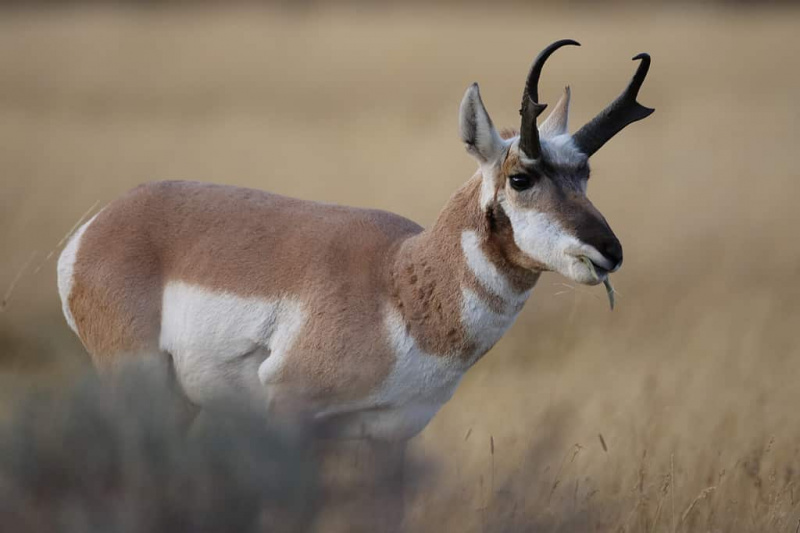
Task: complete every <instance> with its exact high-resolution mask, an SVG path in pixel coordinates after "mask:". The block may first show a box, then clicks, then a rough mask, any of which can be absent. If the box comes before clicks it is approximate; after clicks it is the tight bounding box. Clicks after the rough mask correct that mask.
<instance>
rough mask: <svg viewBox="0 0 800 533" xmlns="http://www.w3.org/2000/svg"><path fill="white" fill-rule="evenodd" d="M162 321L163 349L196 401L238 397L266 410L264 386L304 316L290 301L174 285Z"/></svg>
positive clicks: (165, 300) (169, 288)
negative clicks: (171, 357) (245, 296)
mask: <svg viewBox="0 0 800 533" xmlns="http://www.w3.org/2000/svg"><path fill="white" fill-rule="evenodd" d="M161 321H162V322H161V337H160V342H159V344H160V347H161V349H162V350H164V351H166V352H169V353H171V354H172V356H173V359H174V361H175V370H176V373H177V375H178V379H179V380H180V382H181V384H182V386H183V387H184V390H185V391H186V394H187V395H188V396H189V398H191V399H192V401H194V402H196V403H198V404H201V405H202V404H204V403H206V402H208V401H211V400H218V399H220V398H234V399H237V400H239V401H242V400H245V401H250V402H256V404H260V405H261V406H263V405H266V404H265V403H264V402H268V400H269V398H268V396H267V395H266V394H267V393H268V391H267V390H265V389H264V386H263V385H264V384H266V383H268V382H269V380H270V378H271V377H272V376H273V375H274V373H275V372H276V371H277V370H278V369H279V368H280V366H281V365H282V364H283V363H284V356H285V354H286V353H287V352H288V350H289V348H290V347H291V345H292V342H294V339H295V338H296V336H297V333H298V332H299V331H300V329H302V326H303V323H304V321H305V314H304V312H303V310H302V307H301V305H300V303H299V302H297V301H294V300H292V299H289V298H276V299H261V298H244V297H241V296H236V295H233V294H229V293H221V292H214V291H210V290H208V289H205V288H202V287H196V286H192V285H189V284H186V283H181V282H170V283H168V284H167V286H166V288H165V289H164V296H163V304H162V319H161ZM242 396H248V397H247V398H243V397H242Z"/></svg>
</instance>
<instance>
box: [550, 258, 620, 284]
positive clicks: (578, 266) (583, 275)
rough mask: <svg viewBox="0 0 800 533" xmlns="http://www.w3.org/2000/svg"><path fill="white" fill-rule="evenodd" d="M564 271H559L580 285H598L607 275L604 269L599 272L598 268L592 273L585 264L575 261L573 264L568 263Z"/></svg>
mask: <svg viewBox="0 0 800 533" xmlns="http://www.w3.org/2000/svg"><path fill="white" fill-rule="evenodd" d="M565 270H566V271H561V274H562V275H563V276H564V277H566V278H568V279H570V280H572V281H574V282H575V283H580V284H581V285H599V284H600V283H603V280H604V279H605V278H606V276H608V273H607V272H605V271H602V272H600V271H599V269H598V271H597V272H596V274H595V273H593V272H592V271H591V270H590V269H589V268H588V267H587V266H586V265H584V264H583V263H582V262H577V263H574V264H571V265H569V266H568V267H567V268H566V269H565Z"/></svg>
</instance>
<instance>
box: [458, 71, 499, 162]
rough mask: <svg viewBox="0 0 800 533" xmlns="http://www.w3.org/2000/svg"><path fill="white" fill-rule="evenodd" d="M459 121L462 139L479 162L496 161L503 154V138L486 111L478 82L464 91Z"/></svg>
mask: <svg viewBox="0 0 800 533" xmlns="http://www.w3.org/2000/svg"><path fill="white" fill-rule="evenodd" d="M458 123H459V127H460V128H461V140H462V141H464V144H465V145H466V146H467V151H468V152H469V153H470V154H472V156H473V157H474V158H475V159H477V160H478V162H479V163H488V162H490V161H494V160H495V159H498V158H499V157H500V156H501V155H502V153H503V140H502V139H501V138H500V134H498V133H497V130H496V129H495V128H494V124H492V119H491V118H489V113H487V112H486V108H485V107H484V105H483V101H482V100H481V92H480V89H479V88H478V84H477V83H473V84H472V85H470V86H469V88H468V89H467V92H466V93H464V98H463V100H461V109H460V112H459V117H458Z"/></svg>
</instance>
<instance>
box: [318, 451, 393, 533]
mask: <svg viewBox="0 0 800 533" xmlns="http://www.w3.org/2000/svg"><path fill="white" fill-rule="evenodd" d="M405 449H406V441H399V442H386V441H376V440H352V441H339V440H324V441H319V442H318V443H317V457H318V463H319V465H320V470H321V471H320V479H321V480H322V501H321V506H320V509H319V514H318V516H317V519H316V528H315V531H319V532H320V533H321V532H325V533H328V532H342V533H344V532H365V533H366V532H369V533H372V532H377V531H380V532H384V531H387V532H399V531H402V530H403V526H402V524H403V517H404V514H405V497H404V493H405V485H404V471H405Z"/></svg>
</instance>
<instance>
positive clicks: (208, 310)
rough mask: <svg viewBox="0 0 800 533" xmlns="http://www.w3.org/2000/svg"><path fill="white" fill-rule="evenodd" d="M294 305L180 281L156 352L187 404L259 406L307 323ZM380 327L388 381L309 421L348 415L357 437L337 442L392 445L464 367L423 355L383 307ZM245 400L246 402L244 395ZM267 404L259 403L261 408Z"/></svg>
mask: <svg viewBox="0 0 800 533" xmlns="http://www.w3.org/2000/svg"><path fill="white" fill-rule="evenodd" d="M306 316H307V315H306V313H305V312H304V310H303V308H302V305H301V304H300V302H298V301H296V300H292V299H289V298H280V299H272V300H270V299H261V298H243V297H241V296H236V295H233V294H227V293H220V292H214V291H210V290H208V289H205V288H202V287H197V286H193V285H190V284H186V283H182V282H170V283H168V284H167V286H166V288H165V290H164V297H163V308H162V326H161V338H160V347H161V349H162V350H164V351H166V352H169V353H171V354H172V356H173V358H174V361H175V368H176V373H177V375H178V379H179V380H180V382H181V384H182V386H183V387H184V389H185V391H186V393H187V395H188V396H189V398H191V399H192V401H194V402H196V403H198V404H200V405H203V404H205V403H207V402H210V401H214V400H218V399H221V398H222V399H224V398H228V397H233V398H236V399H237V400H239V401H242V400H245V401H250V402H257V404H260V405H265V404H267V403H268V402H269V392H270V382H271V380H272V378H273V377H275V376H276V375H277V374H278V371H279V370H280V369H281V368H282V366H283V365H287V364H291V360H287V358H286V354H287V353H288V352H289V350H290V348H291V346H292V343H293V342H294V340H295V339H296V337H297V335H298V334H299V333H300V331H301V330H302V328H303V325H304V323H305V320H306ZM383 321H384V324H383V327H384V330H385V331H386V334H387V335H388V336H389V338H390V342H391V345H392V346H393V347H394V350H395V353H396V354H397V360H396V363H395V366H394V368H393V369H392V371H391V372H390V374H389V376H388V377H387V379H386V380H385V381H384V382H383V383H382V384H381V385H380V386H379V387H378V389H377V390H376V391H375V392H374V393H372V394H371V395H370V396H368V397H366V398H364V399H363V400H360V401H357V402H349V403H347V404H338V405H336V404H334V405H330V404H328V405H324V406H320V407H319V409H318V410H317V412H316V413H315V417H316V418H317V419H326V418H328V417H331V416H335V415H340V414H349V415H354V416H353V420H358V423H357V434H355V433H353V431H355V429H356V428H353V430H352V431H351V430H349V429H346V430H345V431H344V432H343V436H344V437H348V436H350V437H372V438H381V439H390V440H398V439H405V438H410V437H411V436H413V435H415V434H416V433H418V432H419V431H420V430H422V428H424V427H425V425H427V423H428V422H429V421H430V419H431V418H432V417H433V415H434V414H436V412H437V411H438V410H439V409H440V408H441V406H442V405H444V403H445V402H447V400H449V399H450V397H451V396H452V395H453V392H454V391H455V388H456V386H457V385H458V383H459V381H460V380H461V376H462V375H463V373H464V372H465V371H466V368H467V367H466V365H465V364H464V363H461V362H460V361H457V360H455V359H451V358H443V357H439V356H432V355H429V354H426V353H424V352H422V351H421V350H420V349H419V348H418V347H417V346H416V343H415V342H414V340H413V339H412V338H411V337H410V336H409V335H408V334H407V333H406V331H405V325H404V323H403V320H402V317H401V316H400V314H399V313H398V312H397V311H396V310H394V308H392V307H390V306H386V308H385V313H384V320H383ZM243 396H247V398H243ZM265 402H266V403H265Z"/></svg>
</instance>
